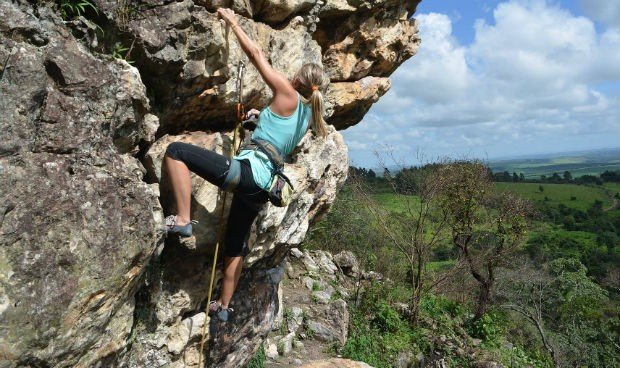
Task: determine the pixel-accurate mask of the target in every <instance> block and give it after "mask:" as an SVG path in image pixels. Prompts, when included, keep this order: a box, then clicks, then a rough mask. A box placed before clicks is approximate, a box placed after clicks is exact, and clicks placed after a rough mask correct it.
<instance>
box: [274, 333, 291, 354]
mask: <svg viewBox="0 0 620 368" xmlns="http://www.w3.org/2000/svg"><path fill="white" fill-rule="evenodd" d="M294 338H295V333H294V332H291V333H289V334H287V335H286V336H284V337H283V338H282V339H280V341H278V354H280V355H288V354H289V353H290V352H291V351H292V350H293V339H294Z"/></svg>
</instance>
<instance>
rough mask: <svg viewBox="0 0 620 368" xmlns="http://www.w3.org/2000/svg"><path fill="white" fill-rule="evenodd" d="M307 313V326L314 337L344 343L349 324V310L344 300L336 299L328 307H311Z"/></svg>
mask: <svg viewBox="0 0 620 368" xmlns="http://www.w3.org/2000/svg"><path fill="white" fill-rule="evenodd" d="M308 314H309V317H308V321H307V322H306V323H307V328H308V330H309V331H311V334H312V335H313V336H314V338H315V339H317V340H319V341H324V342H339V343H340V344H341V345H344V343H345V342H346V340H347V333H348V325H349V310H348V309H347V303H346V302H345V301H344V300H342V299H338V300H336V301H334V302H333V303H332V304H330V306H329V308H328V309H313V310H311V311H310V312H309V313H308ZM319 316H320V318H319Z"/></svg>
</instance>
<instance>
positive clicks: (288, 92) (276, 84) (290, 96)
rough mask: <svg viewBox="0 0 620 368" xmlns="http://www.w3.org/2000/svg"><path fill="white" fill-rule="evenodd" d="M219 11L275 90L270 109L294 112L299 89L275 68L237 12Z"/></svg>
mask: <svg viewBox="0 0 620 368" xmlns="http://www.w3.org/2000/svg"><path fill="white" fill-rule="evenodd" d="M217 12H218V14H219V15H220V16H221V17H222V18H223V19H224V20H225V21H226V23H228V24H229V25H230V27H231V28H232V30H233V32H234V33H235V36H237V39H238V40H239V44H240V45H241V49H242V50H243V51H244V52H245V53H246V55H248V58H249V59H250V61H251V62H252V64H254V66H255V67H256V69H257V70H258V72H259V73H260V75H261V76H262V77H263V80H264V81H265V83H267V85H268V86H269V88H271V90H272V91H273V100H271V105H270V106H269V107H270V109H271V110H272V111H273V112H275V113H276V114H278V115H284V116H288V115H290V114H292V113H293V112H294V111H295V108H296V107H297V91H295V88H293V85H292V84H291V82H289V80H288V79H287V78H286V77H285V76H284V75H282V74H281V73H279V72H277V71H276V70H275V69H273V67H272V66H271V64H269V62H268V61H267V58H266V57H265V55H264V54H263V52H262V50H261V49H260V47H258V45H257V44H256V42H254V41H253V40H252V39H251V38H250V37H248V35H247V34H246V33H245V32H244V31H243V29H242V28H241V27H240V26H239V24H238V23H237V19H236V16H235V13H234V12H233V11H232V10H230V9H225V8H220V9H218V10H217Z"/></svg>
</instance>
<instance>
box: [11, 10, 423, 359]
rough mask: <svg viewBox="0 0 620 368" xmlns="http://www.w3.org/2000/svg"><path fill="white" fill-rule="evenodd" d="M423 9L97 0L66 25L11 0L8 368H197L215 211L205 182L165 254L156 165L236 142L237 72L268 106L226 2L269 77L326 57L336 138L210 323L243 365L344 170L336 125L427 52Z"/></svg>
mask: <svg viewBox="0 0 620 368" xmlns="http://www.w3.org/2000/svg"><path fill="white" fill-rule="evenodd" d="M417 2H418V1H393V0H383V1H357V0H356V1H353V0H348V1H345V0H338V1H329V2H323V1H308V0H290V1H246V0H234V1H200V0H195V1H191V0H183V1H162V0H148V1H141V2H136V1H132V0H123V1H120V0H114V1H111V0H92V3H93V4H94V7H96V9H97V11H96V12H95V11H94V10H93V9H90V8H88V9H87V11H86V12H85V13H84V14H83V16H77V15H76V14H72V13H71V11H70V10H68V9H64V12H65V15H64V16H65V19H64V20H63V19H62V18H61V15H60V14H61V11H60V9H58V8H57V7H55V6H54V5H53V4H54V3H52V2H28V1H25V0H18V1H11V2H8V1H3V2H0V19H2V22H0V109H1V111H2V112H3V113H2V114H1V115H0V131H1V132H2V133H1V134H2V138H1V139H0V173H1V175H0V362H1V363H2V364H0V366H2V367H21V366H32V367H52V366H53V367H115V366H119V367H121V366H122V367H151V366H171V367H196V366H197V365H198V357H199V346H200V344H199V342H200V338H201V328H202V324H203V322H204V321H205V315H204V313H203V311H204V304H205V303H206V299H207V293H208V290H207V289H208V281H209V276H210V266H211V255H212V254H213V253H214V249H213V248H214V247H213V245H214V243H215V238H214V235H213V234H214V233H215V226H216V223H217V219H216V217H217V214H218V213H219V209H220V208H221V206H222V201H221V198H218V195H217V191H216V189H215V188H214V187H213V186H212V185H210V184H209V183H206V182H204V181H203V180H202V179H200V178H198V177H194V178H193V179H192V180H193V193H192V194H193V203H192V210H193V213H192V215H193V216H194V218H196V219H198V220H199V221H200V226H198V228H197V231H196V241H195V242H194V243H192V247H187V245H186V244H180V243H179V242H178V241H176V242H175V241H174V239H172V238H170V239H167V240H166V242H165V243H164V238H163V231H162V228H161V224H162V218H163V213H164V211H170V210H171V208H170V207H171V204H170V201H169V198H168V197H167V195H166V193H167V189H166V185H165V181H162V180H161V179H162V178H161V171H160V170H161V160H162V155H163V152H164V150H165V147H166V146H167V144H168V143H170V142H174V141H186V142H191V143H194V144H197V145H200V146H203V147H206V148H209V149H214V150H216V151H219V152H228V151H230V149H231V145H230V142H231V133H230V132H231V130H232V124H233V121H234V117H235V114H234V105H235V103H236V102H237V79H236V71H237V65H238V64H239V62H240V61H245V64H246V65H247V66H248V67H247V70H246V75H245V78H244V86H243V95H244V100H245V102H246V104H247V106H248V107H257V108H260V107H262V106H264V105H265V104H266V103H267V101H268V100H269V98H270V92H269V90H268V89H267V88H266V87H265V85H264V83H263V82H262V81H261V79H260V77H259V75H258V74H257V72H256V70H255V69H254V68H253V67H252V66H251V65H250V63H249V62H248V61H247V58H246V57H245V56H244V55H243V53H242V51H241V49H240V48H239V45H238V43H237V41H236V40H235V38H234V35H233V34H232V32H231V31H230V29H228V28H226V27H224V25H223V23H222V22H221V21H220V20H218V19H217V17H216V16H215V14H214V11H215V10H216V9H217V8H218V7H221V6H229V7H232V8H233V9H235V11H236V12H238V13H239V14H240V16H241V19H240V25H241V27H243V28H244V29H245V30H246V31H247V32H248V33H249V34H250V36H251V37H253V38H254V39H256V40H257V42H258V43H259V44H260V46H261V47H262V48H263V51H264V53H265V55H267V56H268V57H269V59H270V61H271V62H272V64H273V65H274V67H275V68H276V69H278V70H280V71H282V72H283V73H285V74H287V75H289V76H292V74H293V73H294V72H295V71H296V70H297V69H298V68H299V67H300V66H301V65H302V64H303V63H306V62H317V63H320V64H323V65H324V66H325V69H326V71H327V73H328V74H329V75H330V77H331V78H332V80H333V83H332V84H331V86H330V88H329V90H328V92H327V95H326V100H327V107H328V114H329V115H330V116H329V117H328V119H327V121H328V123H330V124H332V126H333V127H334V128H332V129H330V132H329V135H328V136H327V137H326V138H316V137H313V136H312V135H311V134H308V135H307V136H306V137H305V138H304V139H303V141H302V143H301V144H300V146H299V147H298V149H297V150H296V152H295V153H294V154H293V155H292V157H291V159H290V164H289V165H287V167H286V172H287V174H289V176H290V177H291V178H292V179H293V180H294V182H295V184H296V185H295V187H296V189H297V191H296V196H295V199H294V201H293V203H291V205H290V206H288V207H287V208H275V207H272V206H270V205H267V206H265V208H263V210H262V211H261V213H260V214H259V217H258V219H257V221H256V222H255V224H254V227H253V230H252V232H251V237H250V239H249V240H248V246H249V249H248V251H249V254H248V256H247V257H246V258H245V270H244V272H243V274H242V279H241V281H240V283H239V286H238V289H237V291H236V293H235V297H234V298H233V301H232V305H233V306H234V308H235V311H236V313H235V314H234V316H233V317H232V319H231V320H230V321H229V322H228V323H226V324H222V323H218V322H216V321H211V323H210V325H209V340H208V341H207V344H206V348H205V357H204V358H205V360H207V361H208V364H209V366H213V367H216V366H217V367H232V366H242V365H243V364H245V363H246V362H247V361H248V359H250V358H251V356H252V355H253V353H254V352H255V351H256V350H257V349H258V347H259V345H260V342H261V341H262V340H263V339H264V337H265V336H266V335H267V333H268V332H269V331H270V330H271V328H272V325H273V323H274V320H275V316H276V315H277V312H278V309H279V308H280V302H279V299H281V298H280V297H278V285H279V283H280V280H281V278H282V274H283V267H282V265H281V264H282V259H283V258H284V255H285V254H286V253H287V252H288V249H290V247H292V246H294V245H296V244H299V243H300V242H301V241H302V239H303V237H304V236H305V234H306V231H307V230H308V227H309V226H310V224H311V223H312V221H314V220H316V218H317V217H318V216H320V215H321V214H323V213H325V211H327V209H328V208H329V206H330V204H331V203H332V201H333V199H334V196H335V194H336V191H337V188H338V186H339V185H341V184H342V182H343V181H344V179H345V177H346V170H347V167H348V163H347V152H346V146H345V145H344V142H343V140H342V137H341V135H340V134H339V133H338V131H337V129H341V128H344V127H347V126H351V125H353V124H356V123H357V122H359V121H360V120H361V118H362V117H363V115H364V114H365V112H366V111H367V110H368V108H369V107H370V106H371V104H372V103H374V102H375V101H377V99H378V98H379V97H380V96H381V95H382V94H384V93H385V92H386V91H387V89H388V88H389V80H388V79H387V77H388V76H389V74H390V73H391V72H392V71H393V70H394V69H395V68H396V67H398V65H400V63H402V62H403V61H404V60H406V59H407V58H408V57H410V56H411V55H413V53H414V52H415V50H416V48H417V45H418V43H419V39H418V37H417V30H416V26H415V22H414V21H413V20H409V17H410V16H411V15H412V14H413V12H414V10H415V6H416V5H417ZM50 4H51V5H50ZM337 24H338V25H342V27H338V29H337V30H336V29H335V28H334V26H335V25H337ZM99 29H101V30H103V33H102V32H101V31H99ZM102 35H105V36H104V37H102ZM123 46H124V47H126V49H125V50H124V49H123ZM111 54H114V55H116V56H119V55H121V56H123V57H125V58H126V59H127V60H129V61H131V62H132V64H129V63H128V62H126V61H124V60H119V59H115V58H113V57H112V56H111ZM160 182H161V183H160ZM160 184H162V185H161V193H162V196H161V198H160ZM319 263H320V264H322V263H321V262H319ZM320 264H319V265H316V267H321V266H320ZM334 267H335V266H334ZM217 280H219V275H218V276H217ZM323 291H325V290H323ZM317 298H323V299H325V295H322V294H321V295H319V296H317ZM327 328H328V329H329V326H327ZM345 336H346V333H345ZM336 339H339V338H338V337H337V338H336ZM291 344H292V345H294V344H295V341H292V342H291ZM286 347H288V345H287V346H286Z"/></svg>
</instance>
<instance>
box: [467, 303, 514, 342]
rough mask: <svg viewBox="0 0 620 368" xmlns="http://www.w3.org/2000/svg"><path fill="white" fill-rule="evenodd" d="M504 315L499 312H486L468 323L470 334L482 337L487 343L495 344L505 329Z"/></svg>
mask: <svg viewBox="0 0 620 368" xmlns="http://www.w3.org/2000/svg"><path fill="white" fill-rule="evenodd" d="M505 317H506V316H505V315H503V314H500V313H499V312H495V311H492V312H488V313H486V314H485V315H483V316H482V318H480V319H479V320H477V321H474V322H473V323H471V324H470V326H469V330H470V334H471V335H472V336H475V337H478V338H480V339H482V340H483V341H484V342H486V343H487V344H491V345H494V344H497V343H498V340H499V338H500V337H501V336H502V334H503V333H504V330H505V326H506V322H505Z"/></svg>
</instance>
